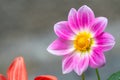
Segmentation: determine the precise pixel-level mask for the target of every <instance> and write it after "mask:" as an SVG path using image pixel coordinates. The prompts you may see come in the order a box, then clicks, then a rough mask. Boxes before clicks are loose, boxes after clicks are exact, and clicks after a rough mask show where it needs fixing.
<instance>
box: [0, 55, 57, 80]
mask: <svg viewBox="0 0 120 80" xmlns="http://www.w3.org/2000/svg"><path fill="white" fill-rule="evenodd" d="M0 80H28V76H27V70H26V66H25V63H24V59H23V57H17V58H15V59H14V60H13V62H12V63H11V65H10V67H9V68H8V71H7V77H5V76H3V75H2V74H0ZM34 80H57V78H56V77H55V76H52V75H41V76H37V77H36V78H35V79H34Z"/></svg>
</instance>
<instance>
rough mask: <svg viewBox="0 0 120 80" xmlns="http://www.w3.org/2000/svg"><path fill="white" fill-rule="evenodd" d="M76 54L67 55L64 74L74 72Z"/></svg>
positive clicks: (64, 61) (63, 67) (63, 65)
mask: <svg viewBox="0 0 120 80" xmlns="http://www.w3.org/2000/svg"><path fill="white" fill-rule="evenodd" d="M73 60H74V54H72V53H71V54H69V55H65V56H64V58H63V61H62V72H63V74H66V73H69V72H71V71H72V70H73V67H74V65H73Z"/></svg>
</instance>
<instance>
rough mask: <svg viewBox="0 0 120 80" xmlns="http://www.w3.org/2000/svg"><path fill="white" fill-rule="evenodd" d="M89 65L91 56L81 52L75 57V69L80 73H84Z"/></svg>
mask: <svg viewBox="0 0 120 80" xmlns="http://www.w3.org/2000/svg"><path fill="white" fill-rule="evenodd" d="M88 65H89V56H88V55H84V56H81V55H80V54H79V53H78V54H77V55H76V56H75V57H74V66H75V67H74V71H75V72H76V73H77V74H78V75H82V73H83V72H85V71H86V70H87V68H88Z"/></svg>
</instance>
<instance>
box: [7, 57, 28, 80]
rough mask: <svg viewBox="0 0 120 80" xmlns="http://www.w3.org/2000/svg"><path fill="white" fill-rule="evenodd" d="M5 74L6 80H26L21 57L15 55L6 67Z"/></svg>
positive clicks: (24, 67)
mask: <svg viewBox="0 0 120 80" xmlns="http://www.w3.org/2000/svg"><path fill="white" fill-rule="evenodd" d="M7 75H8V80H28V79H27V72H26V66H25V63H24V59H23V57H17V58H16V59H14V60H13V62H12V63H11V65H10V67H9V69H8V72H7Z"/></svg>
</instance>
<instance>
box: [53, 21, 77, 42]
mask: <svg viewBox="0 0 120 80" xmlns="http://www.w3.org/2000/svg"><path fill="white" fill-rule="evenodd" d="M54 31H55V33H56V35H57V36H58V37H60V38H63V39H66V40H74V35H75V34H74V33H73V31H72V30H71V29H70V27H69V25H68V22H67V21H61V22H58V23H56V24H55V25H54Z"/></svg>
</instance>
